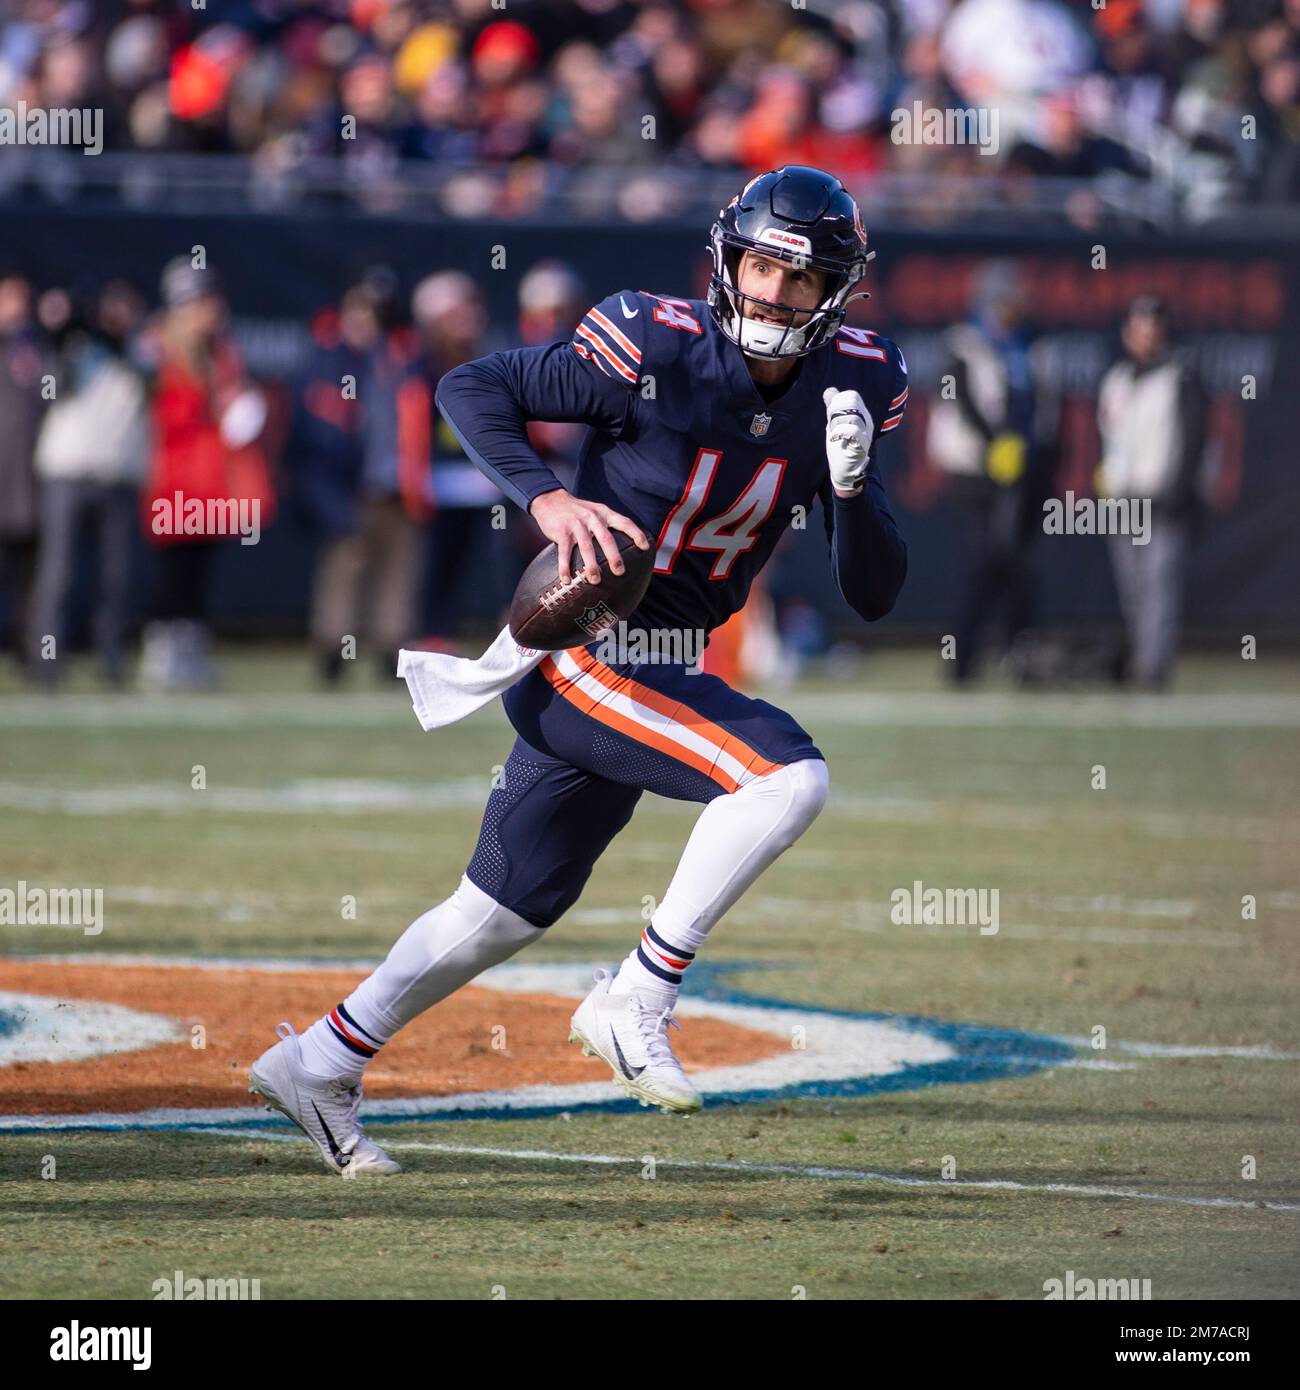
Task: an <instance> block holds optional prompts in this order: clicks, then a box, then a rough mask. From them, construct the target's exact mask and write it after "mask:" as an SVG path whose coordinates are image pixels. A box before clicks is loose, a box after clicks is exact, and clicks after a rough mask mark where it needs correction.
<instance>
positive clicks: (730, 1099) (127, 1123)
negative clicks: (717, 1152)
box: [0, 962, 1076, 1134]
mask: <svg viewBox="0 0 1300 1390" xmlns="http://www.w3.org/2000/svg"><path fill="white" fill-rule="evenodd" d="M781 968H784V966H783V963H781V962H773V963H758V962H724V963H717V964H713V963H705V962H697V963H696V964H695V965H693V966H692V967H691V969H690V971H689V972H688V973H687V975H686V978H685V981H684V982H683V987H682V994H683V996H684V997H690V998H696V999H709V1000H713V1001H715V1002H717V1003H722V1004H732V1005H739V1006H744V1007H748V1008H760V1009H767V1010H771V1011H774V1012H775V1011H786V1012H798V1013H809V1012H815V1013H820V1014H825V1015H828V1016H831V1017H835V1018H848V1019H861V1020H864V1021H867V1022H884V1023H890V1024H893V1025H895V1026H896V1027H901V1028H907V1029H910V1030H913V1031H915V1032H919V1033H925V1034H927V1035H929V1036H930V1037H933V1038H936V1039H938V1040H939V1041H941V1042H944V1043H946V1044H948V1046H949V1047H951V1048H953V1049H954V1050H955V1051H956V1053H957V1056H955V1057H950V1058H948V1059H947V1060H946V1061H943V1062H929V1063H923V1064H917V1065H904V1066H902V1067H901V1068H900V1069H899V1070H898V1071H895V1072H890V1073H888V1074H887V1075H884V1076H863V1077H849V1078H845V1079H842V1080H837V1081H804V1082H795V1083H793V1084H791V1085H789V1086H782V1087H777V1088H769V1089H758V1090H752V1091H730V1092H723V1093H716V1094H713V1095H709V1096H707V1097H706V1099H705V1113H707V1112H708V1111H709V1110H715V1109H718V1108H719V1107H721V1106H724V1105H727V1106H735V1105H752V1104H754V1103H755V1102H770V1101H779V1100H805V1099H829V1098H837V1097H838V1098H848V1097H857V1096H870V1095H877V1094H883V1093H886V1092H893V1091H914V1090H921V1089H924V1088H925V1087H928V1086H953V1085H965V1084H968V1083H972V1082H982V1081H999V1080H1004V1079H1006V1078H1009V1077H1018V1076H1031V1075H1033V1074H1034V1073H1035V1072H1038V1071H1042V1070H1043V1069H1045V1068H1047V1067H1053V1066H1059V1065H1061V1064H1062V1063H1064V1062H1068V1061H1070V1060H1071V1059H1072V1058H1073V1057H1074V1056H1075V1054H1076V1049H1075V1048H1074V1047H1072V1046H1071V1045H1070V1044H1068V1043H1064V1042H1061V1041H1060V1040H1059V1039H1056V1038H1051V1037H1046V1036H1043V1035H1041V1034H1035V1033H1023V1032H1020V1031H1018V1030H1016V1029H1010V1028H991V1027H985V1026H983V1025H980V1024H973V1023H950V1022H947V1021H946V1020H944V1019H935V1018H926V1017H923V1016H921V1015H919V1014H897V1013H868V1012H864V1011H860V1010H854V1009H832V1008H824V1007H822V1006H821V1005H819V1004H813V1003H808V1002H798V1001H793V1000H789V999H777V998H773V997H771V996H769V995H761V994H751V993H748V992H746V991H744V990H740V989H735V988H733V987H732V986H731V985H730V984H729V983H728V977H729V976H732V975H735V974H738V973H750V972H753V971H755V970H765V969H767V970H772V969H781ZM4 1019H5V1015H4V1014H3V1013H2V1012H0V1030H2V1029H3V1026H4ZM641 1108H642V1107H641V1105H640V1102H638V1101H637V1100H635V1099H633V1098H632V1097H630V1096H626V1097H618V1098H616V1099H615V1098H611V1099H609V1100H602V1101H582V1102H571V1103H568V1104H548V1105H530V1106H510V1105H502V1106H493V1107H485V1108H473V1107H466V1108H465V1109H463V1110H448V1109H439V1110H432V1109H431V1110H427V1111H425V1110H420V1109H418V1108H414V1109H411V1110H407V1111H403V1112H402V1113H400V1114H387V1115H386V1114H374V1113H371V1112H369V1111H368V1110H367V1111H365V1112H364V1117H365V1123H366V1125H367V1126H372V1125H399V1124H411V1123H420V1124H425V1123H428V1122H429V1121H432V1120H529V1119H546V1118H552V1117H554V1116H556V1115H562V1114H569V1115H574V1114H583V1113H591V1112H597V1111H600V1112H606V1113H616V1114H635V1113H636V1112H637V1111H639V1110H640V1109H641ZM231 1128H238V1129H248V1130H250V1131H252V1130H259V1129H294V1128H295V1127H294V1126H293V1125H292V1124H291V1123H290V1121H288V1120H287V1119H285V1118H284V1117H283V1116H281V1115H274V1114H268V1113H265V1112H261V1111H250V1113H249V1115H248V1117H247V1118H244V1117H242V1116H241V1117H239V1118H238V1119H234V1120H232V1119H231V1118H229V1117H228V1116H224V1117H223V1118H221V1119H220V1120H216V1119H214V1120H213V1121H212V1122H211V1123H203V1122H201V1121H185V1122H176V1123H171V1122H166V1121H154V1122H149V1121H135V1120H130V1119H125V1118H124V1119H122V1120H120V1121H116V1122H114V1123H110V1124H105V1123H102V1122H101V1123H86V1124H78V1123H76V1121H75V1120H69V1122H68V1123H67V1124H65V1125H61V1126H60V1132H70V1131H77V1130H95V1131H101V1132H105V1131H107V1132H128V1131H139V1130H149V1131H166V1130H175V1131H181V1132H184V1133H192V1134H198V1133H202V1132H203V1131H205V1130H215V1129H219V1130H227V1131H228V1130H230V1129H231ZM38 1132H40V1131H34V1130H31V1129H26V1128H23V1129H19V1128H18V1127H16V1126H13V1125H4V1124H0V1133H38Z"/></svg>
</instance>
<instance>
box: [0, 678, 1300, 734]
mask: <svg viewBox="0 0 1300 1390" xmlns="http://www.w3.org/2000/svg"><path fill="white" fill-rule="evenodd" d="M757 693H759V694H763V693H764V692H762V691H759V692H757ZM766 693H767V694H768V695H772V694H773V692H771V691H768V692H766ZM775 698H776V699H777V700H778V702H779V703H781V704H783V705H786V706H788V707H789V709H790V712H791V713H792V714H793V715H794V716H795V718H796V719H799V720H800V721H801V722H804V723H822V724H840V725H848V726H853V727H863V726H865V727H897V728H904V727H911V728H1043V729H1054V728H1067V729H1121V728H1128V729H1205V728H1208V729H1238V728H1258V729H1294V728H1300V700H1297V699H1296V698H1295V696H1294V695H1291V694H1287V693H1285V692H1281V691H1259V692H1228V691H1225V692H1222V693H1199V694H1197V693H1191V692H1188V693H1179V692H1175V693H1172V694H1167V695H1161V696H1159V697H1158V698H1153V697H1150V696H1134V695H1130V694H1106V693H1100V692H1097V693H1091V694H1076V693H1072V692H1066V691H1063V692H1043V693H1036V694H1032V695H1026V694H1016V693H1011V692H996V691H983V692H981V691H970V692H962V693H960V694H957V693H954V692H951V691H942V690H919V691H872V690H869V689H868V690H863V689H861V688H858V687H856V686H855V687H852V688H849V689H845V690H843V691H820V692H818V691H808V692H799V691H797V690H796V691H780V692H775ZM3 710H4V722H5V724H6V726H8V727H10V728H19V727H21V728H51V729H58V728H125V729H131V728H137V729H145V730H154V729H186V728H205V729H209V728H228V727H236V726H238V727H253V728H257V729H262V730H265V729H268V728H280V727H289V728H295V727H296V728H308V729H328V728H358V727H387V728H390V729H394V730H398V731H400V730H402V729H403V728H405V729H406V730H407V731H408V732H410V733H411V734H412V736H413V737H415V736H418V735H419V726H418V725H417V724H416V722H415V715H414V714H413V713H412V711H411V707H410V704H409V702H408V701H407V699H406V697H405V692H403V691H400V690H394V692H393V693H392V694H387V693H381V692H378V691H375V692H366V693H360V692H358V693H356V694H348V695H343V696H339V695H323V694H311V693H309V692H293V691H289V692H284V693H278V694H277V693H261V694H257V693H249V694H245V695H192V696H185V697H181V698H174V697H172V698H169V697H154V698H147V697H142V696H139V695H136V696H133V697H132V698H130V699H123V698H121V697H120V696H113V695H93V694H86V695H62V696H60V698H59V699H58V700H49V699H47V698H45V697H40V696H31V695H9V696H5V697H3ZM488 710H489V711H490V713H489V712H488V711H481V712H480V713H479V714H477V715H475V716H474V718H476V719H477V720H479V722H480V725H481V727H482V729H483V730H484V731H486V730H487V729H489V728H492V727H497V728H500V729H502V730H503V731H504V730H508V726H507V724H506V720H505V716H504V713H503V712H502V710H501V709H500V706H499V704H493V705H490V706H489V707H488Z"/></svg>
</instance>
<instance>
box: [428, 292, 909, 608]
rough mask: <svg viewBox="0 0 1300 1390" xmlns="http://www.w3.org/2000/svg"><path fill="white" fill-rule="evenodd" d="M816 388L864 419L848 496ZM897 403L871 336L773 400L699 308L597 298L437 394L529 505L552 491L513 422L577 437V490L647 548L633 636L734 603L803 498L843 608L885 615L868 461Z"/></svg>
mask: <svg viewBox="0 0 1300 1390" xmlns="http://www.w3.org/2000/svg"><path fill="white" fill-rule="evenodd" d="M827 387H834V388H836V389H837V390H855V391H857V392H859V393H860V395H861V396H862V399H863V400H864V401H865V402H866V405H867V409H868V410H869V411H870V413H871V418H872V420H873V421H874V423H875V435H874V439H873V443H872V450H871V453H872V465H871V467H870V469H869V471H868V474H867V485H866V486H865V487H864V488H863V490H862V492H861V494H859V495H858V496H856V497H851V498H843V497H839V496H837V495H836V494H835V492H834V489H833V488H832V487H831V482H830V473H829V469H828V466H827V462H826V442H825V436H826V409H825V406H824V404H823V401H822V393H823V392H824V391H825V390H826V388H827ZM906 403H907V367H906V364H905V362H904V360H903V356H902V353H900V352H899V350H898V348H897V346H896V345H895V344H894V343H892V342H890V341H889V340H888V339H885V338H881V337H879V336H877V335H876V334H875V333H872V332H870V331H868V330H866V329H860V328H842V329H840V331H839V333H838V335H837V336H836V337H835V339H834V340H833V341H832V342H830V343H828V344H827V345H826V346H824V347H822V348H819V349H818V350H817V351H815V352H812V353H810V354H808V355H807V356H806V357H804V358H802V359H800V360H799V363H798V367H797V374H796V376H795V379H794V381H793V383H792V384H790V385H789V386H788V387H787V389H785V390H784V392H782V394H780V395H779V396H777V397H776V399H774V400H772V401H770V402H768V401H766V400H765V399H764V397H763V395H762V394H761V393H760V391H759V389H758V387H757V386H756V385H755V384H754V381H753V379H752V378H751V376H750V374H749V369H748V368H747V366H746V364H745V358H744V355H743V353H742V352H741V350H740V348H739V347H738V346H737V345H736V344H735V343H733V342H731V341H730V340H729V339H728V338H726V337H725V336H724V335H723V334H722V333H721V332H720V331H719V329H718V328H717V326H716V324H715V323H714V321H713V319H712V316H711V315H710V313H709V310H708V306H707V305H706V304H705V303H704V302H703V301H702V300H686V299H674V298H671V297H669V296H665V295H655V294H648V293H644V292H637V291H633V290H623V291H621V292H620V293H618V294H612V295H610V296H609V297H608V298H607V299H605V300H602V301H601V302H600V303H599V304H598V305H596V306H595V307H594V308H593V309H591V310H590V311H589V312H588V313H587V314H586V315H585V316H584V317H583V319H582V322H581V323H580V324H579V325H578V327H577V330H576V331H575V333H574V335H573V338H572V339H571V340H570V341H569V342H560V343H553V344H551V345H550V346H548V347H543V348H522V349H517V350H515V351H512V352H499V353H493V354H491V355H490V356H488V357H484V358H480V359H479V360H478V361H477V362H471V363H467V364H466V365H465V366H462V367H458V368H456V369H455V370H454V371H452V372H449V373H448V374H447V375H446V376H445V377H443V379H442V382H441V384H440V385H439V389H438V405H439V407H440V408H441V410H442V412H443V414H444V415H445V416H446V418H447V420H448V422H449V423H450V424H451V426H452V428H453V429H454V430H455V431H456V433H457V435H458V436H459V437H460V439H461V441H462V443H463V444H464V446H465V450H466V453H467V454H468V455H469V457H470V458H471V459H473V461H474V462H475V463H476V464H477V465H478V466H479V467H480V468H481V469H483V470H484V472H486V473H487V474H488V475H489V476H490V477H491V478H492V479H493V480H494V481H495V482H496V483H497V485H498V486H499V487H500V488H501V489H502V491H503V492H505V493H506V494H507V496H510V497H512V498H513V499H514V500H515V501H516V502H518V503H519V505H520V506H522V507H525V508H526V507H527V506H528V505H529V504H530V503H531V502H532V500H533V499H534V498H535V497H537V496H539V495H540V494H541V493H543V492H548V491H551V490H553V489H554V488H556V487H558V486H560V484H559V482H558V480H557V479H556V478H555V476H554V474H553V473H552V472H551V471H550V469H549V468H547V467H546V465H545V464H544V463H543V462H542V461H541V459H540V458H539V457H538V456H537V454H536V453H535V452H534V450H533V449H532V448H531V447H530V445H529V443H528V439H527V434H526V430H525V423H526V422H527V421H528V420H573V421H581V422H583V423H585V424H587V425H589V426H590V427H591V428H590V432H589V434H588V437H587V439H586V442H585V444H584V446H583V449H582V453H581V456H580V459H579V463H578V472H577V476H576V479H575V483H574V487H573V492H574V493H575V494H576V495H577V496H579V497H583V498H586V499H588V500H589V501H595V502H603V503H605V504H606V505H608V506H610V507H612V508H613V509H614V510H615V511H619V512H623V513H624V514H626V515H628V516H631V517H633V518H634V519H635V520H636V521H637V522H639V523H640V525H641V527H642V528H643V529H644V530H645V532H646V534H647V535H648V536H650V537H651V539H652V541H653V543H654V544H655V546H656V552H655V570H654V577H653V578H652V580H651V582H650V587H649V589H648V590H647V592H646V596H645V599H644V600H643V602H642V604H641V606H640V608H639V609H638V610H637V612H636V613H635V614H633V615H632V617H631V618H630V619H629V622H628V626H629V628H634V627H640V628H646V629H649V628H660V629H663V628H671V629H678V630H694V629H699V628H703V629H704V630H705V631H706V632H708V631H711V630H712V629H713V628H715V627H717V626H718V625H720V624H721V623H723V622H725V621H726V620H727V619H728V618H729V617H730V616H731V615H732V614H733V613H735V612H736V611H737V610H738V609H740V608H741V607H743V606H744V603H745V599H746V597H747V596H748V593H749V588H750V585H751V583H752V582H753V579H754V576H755V575H756V574H757V573H758V572H759V570H760V569H762V567H763V565H764V564H765V563H766V562H767V560H768V558H769V556H770V555H771V554H772V551H773V549H774V547H775V546H776V543H777V541H778V540H779V539H780V538H781V534H782V532H783V531H784V530H785V529H786V527H787V526H789V525H790V524H791V523H792V522H793V521H794V520H795V518H797V517H801V516H802V517H803V518H804V519H805V520H806V518H808V517H809V516H810V514H811V511H812V507H813V503H814V502H815V501H820V502H821V505H822V508H823V511H824V515H825V524H826V533H827V538H828V541H829V545H830V552H831V561H832V565H833V568H834V572H835V576H836V580H837V582H838V584H839V588H840V591H841V593H842V594H843V595H844V597H845V599H846V600H847V601H848V602H849V603H850V604H851V605H852V606H853V608H854V609H856V610H857V612H859V613H860V614H861V615H862V616H863V617H864V618H867V619H875V618H878V617H881V616H882V615H883V614H885V613H887V612H888V611H889V609H890V608H891V607H892V606H893V603H894V599H895V598H896V596H897V594H898V590H899V589H900V588H901V586H902V583H903V578H904V576H905V574H906V569H907V552H906V548H905V546H904V544H903V541H902V538H901V537H900V536H899V534H898V528H897V527H896V526H895V524H894V519H893V517H892V516H891V515H890V512H889V504H888V499H887V497H886V494H885V488H884V484H883V482H882V481H881V477H880V471H879V468H878V466H877V463H876V457H875V456H876V451H877V448H878V445H879V442H880V440H881V439H882V438H884V437H885V436H887V435H888V434H890V433H891V432H893V431H894V430H895V429H896V428H897V427H898V425H899V424H900V422H901V421H902V418H903V412H904V409H905V407H906Z"/></svg>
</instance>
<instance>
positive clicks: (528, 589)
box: [510, 531, 655, 652]
mask: <svg viewBox="0 0 1300 1390" xmlns="http://www.w3.org/2000/svg"><path fill="white" fill-rule="evenodd" d="M614 535H615V538H616V539H617V541H618V548H619V553H620V554H621V555H622V557H623V565H624V569H623V573H622V574H614V573H613V572H612V571H611V570H610V568H609V562H608V561H607V560H606V559H605V557H604V555H603V554H602V553H601V550H600V547H599V546H597V548H596V555H597V558H598V559H599V560H600V582H599V583H597V584H592V583H590V582H589V581H588V580H587V578H586V571H585V569H584V567H583V564H582V556H581V554H580V553H579V551H578V548H577V546H574V548H573V553H572V556H571V557H570V562H569V564H570V572H571V574H572V578H571V579H569V580H568V582H567V583H563V582H561V580H560V553H559V550H558V548H557V547H556V546H555V545H554V544H553V543H552V544H551V545H548V546H547V547H546V549H545V550H543V551H542V552H541V553H540V554H539V555H537V556H536V557H535V558H534V559H533V561H532V563H531V564H530V565H529V566H528V568H527V569H526V570H525V571H524V573H523V576H522V577H521V579H520V580H519V584H518V586H517V587H516V589H515V595H514V598H513V599H512V600H511V602H510V631H511V634H512V635H513V636H514V639H515V641H517V642H518V643H520V645H521V646H525V647H531V648H532V649H533V650H534V651H540V652H558V651H564V650H565V649H566V648H567V647H585V646H587V645H588V643H591V642H594V641H596V639H597V638H598V637H600V635H601V634H602V633H603V632H605V631H606V629H608V628H611V627H613V626H614V624H615V623H617V622H619V621H620V620H621V619H623V618H626V617H628V616H629V615H630V614H631V613H633V612H634V611H635V610H636V607H637V605H638V604H639V603H640V602H641V600H642V598H643V597H644V596H645V591H646V588H647V587H648V586H649V583H650V575H651V573H652V571H653V569H654V555H655V553H654V550H653V549H651V548H647V549H645V550H639V549H638V548H637V544H636V542H635V541H634V540H633V539H632V538H631V536H625V535H622V534H621V533H620V532H617V531H616V532H615V533H614Z"/></svg>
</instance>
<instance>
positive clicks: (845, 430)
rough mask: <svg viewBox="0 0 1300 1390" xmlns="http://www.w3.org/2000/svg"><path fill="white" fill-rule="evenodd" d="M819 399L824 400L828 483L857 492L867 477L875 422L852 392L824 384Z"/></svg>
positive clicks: (858, 396)
mask: <svg viewBox="0 0 1300 1390" xmlns="http://www.w3.org/2000/svg"><path fill="white" fill-rule="evenodd" d="M822 400H823V401H825V402H826V462H827V463H828V464H830V469H831V482H832V484H834V486H835V487H837V488H838V489H839V490H840V491H841V492H857V491H859V490H860V489H861V487H862V483H863V479H864V478H865V477H866V476H867V460H868V456H869V454H870V452H871V440H872V437H873V436H874V435H875V432H876V426H875V422H874V421H873V420H872V418H871V412H870V411H869V410H868V409H867V406H866V402H865V401H863V399H862V397H861V396H860V395H858V393H857V392H856V391H837V390H835V388H834V387H833V386H828V387H827V388H826V390H825V391H824V392H823V393H822Z"/></svg>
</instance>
